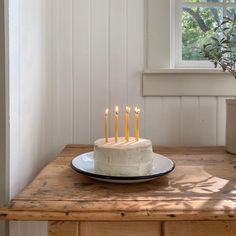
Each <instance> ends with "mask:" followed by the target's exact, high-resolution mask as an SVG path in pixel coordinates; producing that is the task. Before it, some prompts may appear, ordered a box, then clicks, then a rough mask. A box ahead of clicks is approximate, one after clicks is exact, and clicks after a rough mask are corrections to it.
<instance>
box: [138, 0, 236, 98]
mask: <svg viewBox="0 0 236 236" xmlns="http://www.w3.org/2000/svg"><path fill="white" fill-rule="evenodd" d="M173 1H174V0H145V30H144V32H145V36H144V44H145V49H144V50H145V51H144V52H145V54H144V55H145V58H144V61H145V65H144V72H143V80H142V95H143V96H236V80H235V79H234V78H233V76H231V75H230V74H229V73H222V72H221V70H220V69H214V66H213V64H211V67H208V68H199V67H198V68H193V67H191V68H190V67H188V68H187V67H185V68H175V61H174V60H173V57H174V56H175V55H174V52H175V49H174V44H173V42H174V41H175V39H173V38H172V36H173V32H174V31H173V24H172V21H173V17H175V15H171V14H172V11H171V7H173ZM209 75H210V76H209ZM198 78H200V79H198ZM180 85H183V86H180ZM206 85H210V88H207V89H206ZM170 88H171V89H170Z"/></svg>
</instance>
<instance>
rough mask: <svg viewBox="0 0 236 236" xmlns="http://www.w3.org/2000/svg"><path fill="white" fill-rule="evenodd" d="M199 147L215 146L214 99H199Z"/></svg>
mask: <svg viewBox="0 0 236 236" xmlns="http://www.w3.org/2000/svg"><path fill="white" fill-rule="evenodd" d="M199 119H200V124H199V133H200V143H199V144H200V145H204V146H211V145H216V119H217V118H216V98H215V97H200V98H199Z"/></svg>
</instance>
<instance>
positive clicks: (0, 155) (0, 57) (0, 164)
mask: <svg viewBox="0 0 236 236" xmlns="http://www.w3.org/2000/svg"><path fill="white" fill-rule="evenodd" d="M4 22H5V20H4V0H0V206H2V205H3V204H4V203H5V201H6V199H5V196H6V195H7V194H5V189H6V185H5V181H6V172H5V160H6V159H5V157H6V119H5V118H6V110H5V30H4ZM4 232H5V223H4V222H0V235H3V236H4V234H5V233H4Z"/></svg>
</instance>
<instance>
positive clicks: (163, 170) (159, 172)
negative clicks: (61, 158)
mask: <svg viewBox="0 0 236 236" xmlns="http://www.w3.org/2000/svg"><path fill="white" fill-rule="evenodd" d="M71 167H72V169H73V170H75V171H77V172H79V173H81V174H83V175H86V176H88V177H90V178H92V179H96V180H100V181H105V182H110V183H140V182H145V181H149V180H153V179H155V178H158V177H160V176H163V175H166V174H168V173H170V172H171V171H173V170H174V168H175V163H174V162H173V161H172V160H170V159H169V158H167V157H165V156H162V155H160V154H156V153H153V168H152V170H151V171H150V173H149V174H148V175H142V176H108V175H101V174H98V173H96V171H95V169H94V159H93V152H87V153H84V154H82V155H79V156H77V157H75V158H74V159H73V160H72V161H71Z"/></svg>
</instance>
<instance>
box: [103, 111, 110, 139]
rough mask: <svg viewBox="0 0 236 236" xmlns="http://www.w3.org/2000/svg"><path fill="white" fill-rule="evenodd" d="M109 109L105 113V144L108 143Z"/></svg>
mask: <svg viewBox="0 0 236 236" xmlns="http://www.w3.org/2000/svg"><path fill="white" fill-rule="evenodd" d="M108 111H109V110H108V109H106V111H105V115H104V126H105V142H106V143H108Z"/></svg>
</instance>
